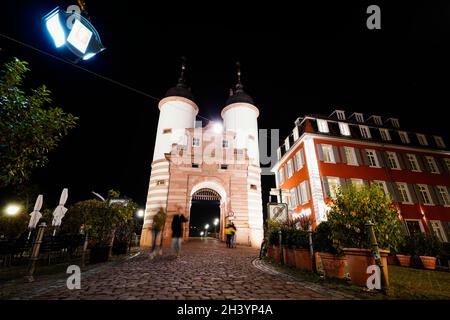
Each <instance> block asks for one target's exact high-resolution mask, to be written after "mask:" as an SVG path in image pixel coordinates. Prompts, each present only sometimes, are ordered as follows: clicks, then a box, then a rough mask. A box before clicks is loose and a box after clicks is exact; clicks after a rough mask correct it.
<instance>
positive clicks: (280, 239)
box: [278, 230, 285, 264]
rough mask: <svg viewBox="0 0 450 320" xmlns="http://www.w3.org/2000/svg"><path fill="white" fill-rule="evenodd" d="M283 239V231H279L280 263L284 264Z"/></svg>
mask: <svg viewBox="0 0 450 320" xmlns="http://www.w3.org/2000/svg"><path fill="white" fill-rule="evenodd" d="M282 243H283V239H282V235H281V230H279V231H278V245H279V246H280V263H281V264H284V262H285V261H284V258H283V245H282Z"/></svg>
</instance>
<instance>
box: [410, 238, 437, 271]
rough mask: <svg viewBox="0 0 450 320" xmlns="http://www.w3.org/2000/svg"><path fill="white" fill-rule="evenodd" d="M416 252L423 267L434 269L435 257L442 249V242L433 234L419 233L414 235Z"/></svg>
mask: <svg viewBox="0 0 450 320" xmlns="http://www.w3.org/2000/svg"><path fill="white" fill-rule="evenodd" d="M415 238H416V241H415V243H416V253H417V255H418V256H419V258H420V261H422V264H423V267H424V268H425V269H429V270H434V269H436V257H437V256H438V255H439V253H440V252H441V250H442V243H441V242H440V241H439V239H438V238H437V237H436V236H435V235H426V234H425V233H420V234H417V235H415Z"/></svg>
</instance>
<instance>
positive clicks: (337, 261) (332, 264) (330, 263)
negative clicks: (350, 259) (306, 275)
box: [319, 252, 347, 279]
mask: <svg viewBox="0 0 450 320" xmlns="http://www.w3.org/2000/svg"><path fill="white" fill-rule="evenodd" d="M319 256H320V260H321V261H322V266H323V270H324V272H325V277H328V278H338V279H343V278H344V276H345V266H346V264H347V258H346V257H345V256H344V255H337V254H332V253H325V252H319Z"/></svg>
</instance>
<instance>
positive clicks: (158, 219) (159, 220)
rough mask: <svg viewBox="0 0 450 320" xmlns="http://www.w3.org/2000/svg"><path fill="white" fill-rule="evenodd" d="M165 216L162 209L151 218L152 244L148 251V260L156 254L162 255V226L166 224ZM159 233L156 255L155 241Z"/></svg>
mask: <svg viewBox="0 0 450 320" xmlns="http://www.w3.org/2000/svg"><path fill="white" fill-rule="evenodd" d="M166 218H167V214H166V213H165V212H164V209H163V208H159V210H158V212H157V213H156V214H155V216H154V217H153V225H152V227H153V243H152V249H151V251H150V259H153V258H154V257H155V255H156V254H158V255H162V240H163V233H162V232H163V231H164V224H165V223H166ZM160 233H161V241H160V244H159V252H158V253H156V252H155V249H156V241H157V240H158V235H159V234H160Z"/></svg>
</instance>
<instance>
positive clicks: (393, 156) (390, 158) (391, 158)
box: [386, 151, 400, 170]
mask: <svg viewBox="0 0 450 320" xmlns="http://www.w3.org/2000/svg"><path fill="white" fill-rule="evenodd" d="M386 156H387V160H388V165H389V169H392V170H400V164H399V162H398V157H397V153H395V152H393V151H386ZM392 161H393V162H394V164H395V167H393V166H392Z"/></svg>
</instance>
